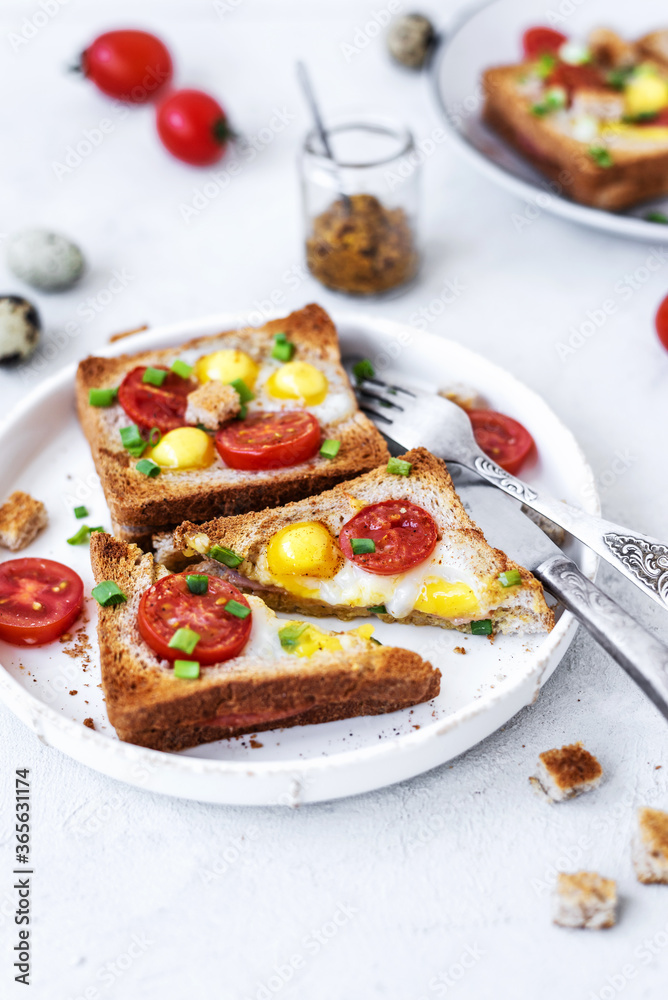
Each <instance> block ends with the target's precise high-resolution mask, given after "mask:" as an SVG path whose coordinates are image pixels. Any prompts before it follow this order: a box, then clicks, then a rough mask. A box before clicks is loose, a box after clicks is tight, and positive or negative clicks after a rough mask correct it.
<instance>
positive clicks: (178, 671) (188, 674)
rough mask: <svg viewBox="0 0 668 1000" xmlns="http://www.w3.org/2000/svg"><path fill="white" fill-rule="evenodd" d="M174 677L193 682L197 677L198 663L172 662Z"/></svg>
mask: <svg viewBox="0 0 668 1000" xmlns="http://www.w3.org/2000/svg"><path fill="white" fill-rule="evenodd" d="M174 676H175V677H181V678H182V679H183V680H186V681H194V680H195V679H196V678H197V677H199V663H197V662H196V660H174Z"/></svg>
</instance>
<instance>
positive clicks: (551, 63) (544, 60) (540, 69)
mask: <svg viewBox="0 0 668 1000" xmlns="http://www.w3.org/2000/svg"><path fill="white" fill-rule="evenodd" d="M556 62H557V60H556V58H555V56H551V55H549V54H548V53H547V52H544V53H543V55H542V56H540V58H539V59H538V62H537V63H536V66H535V69H536V74H537V76H539V77H540V78H541V80H544V79H545V78H546V77H548V76H549V75H550V73H551V72H552V70H553V69H554V67H555V65H556Z"/></svg>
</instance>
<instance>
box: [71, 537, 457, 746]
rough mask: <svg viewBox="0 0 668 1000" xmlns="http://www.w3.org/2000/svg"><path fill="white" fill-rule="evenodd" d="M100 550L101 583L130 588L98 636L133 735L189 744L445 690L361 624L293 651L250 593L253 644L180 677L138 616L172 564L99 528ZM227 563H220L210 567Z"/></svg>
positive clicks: (122, 726)
mask: <svg viewBox="0 0 668 1000" xmlns="http://www.w3.org/2000/svg"><path fill="white" fill-rule="evenodd" d="M90 551H91V562H92V565H93V572H94V575H95V580H96V582H97V583H99V582H100V581H102V580H113V581H114V582H115V583H116V584H118V586H119V587H120V589H121V590H122V591H123V593H124V594H125V595H126V597H127V601H126V602H125V603H123V604H118V605H115V606H113V607H106V608H104V607H103V608H100V609H99V618H98V637H99V643H100V658H101V664H102V687H103V689H104V695H105V699H106V705H107V711H108V713H109V719H110V721H111V724H112V725H113V726H114V728H115V729H116V732H117V733H118V736H119V737H120V739H122V740H126V741H127V742H129V743H137V744H139V745H140V746H147V747H153V748H154V749H156V750H181V749H183V748H185V747H189V746H195V745H197V744H199V743H208V742H211V741H212V740H220V739H227V738H228V737H231V736H239V735H241V734H242V733H246V732H257V731H259V730H265V729H275V728H277V727H280V728H283V727H287V726H302V725H307V724H309V723H315V722H330V721H332V720H334V719H346V718H352V717H353V716H356V715H380V714H383V713H386V712H395V711H398V710H399V709H403V708H407V707H409V706H411V705H415V704H418V703H419V702H422V701H429V700H430V699H431V698H434V697H436V695H437V694H438V692H439V688H440V677H441V674H440V671H439V670H437V669H435V668H433V667H432V666H431V664H430V663H428V662H427V661H425V660H423V659H421V657H420V656H418V654H417V653H413V652H410V651H409V650H405V649H394V648H391V647H389V646H379V645H375V644H373V643H372V642H371V641H369V639H367V638H364V637H361V636H358V635H354V634H353V633H352V632H349V633H337V634H336V635H337V637H338V638H339V639H340V643H341V645H342V647H343V648H342V649H339V650H324V651H322V650H321V651H316V652H314V653H313V654H312V655H310V656H296V655H292V654H290V653H287V652H286V653H284V652H283V651H282V649H281V646H280V643H278V642H276V641H270V638H269V637H270V636H272V635H273V636H274V639H275V637H276V635H277V629H278V627H279V622H278V620H277V619H276V616H275V615H274V613H273V612H272V611H270V610H269V609H268V608H266V607H265V606H264V604H263V603H262V601H261V600H260V599H259V598H257V597H250V598H249V603H250V604H251V607H252V612H253V631H252V632H251V636H250V639H249V642H248V644H247V649H248V652H245V653H242V655H240V656H237V657H235V658H234V659H231V660H228V661H226V662H224V663H220V664H215V665H213V666H208V667H202V671H201V674H200V676H199V677H198V678H197V679H195V680H183V679H180V678H177V677H175V676H174V671H173V669H172V668H171V666H170V664H169V663H168V662H167V661H166V660H161V659H160V658H159V656H158V655H157V654H156V653H154V652H153V650H152V649H151V648H150V647H149V646H148V645H147V643H146V642H145V641H144V639H143V638H142V637H141V635H140V633H139V629H138V625H137V610H138V606H139V600H140V598H141V595H142V594H143V593H144V592H145V591H146V590H148V588H149V587H150V586H151V585H152V584H153V583H155V582H156V581H157V580H158V579H160V578H161V577H163V576H164V575H166V574H167V573H168V571H167V570H166V569H165V568H164V567H163V566H159V565H158V564H156V563H155V562H154V559H153V556H152V555H150V554H146V553H143V552H142V551H141V550H140V549H139V548H138V546H136V545H133V544H130V543H128V542H125V541H122V540H121V539H118V538H114V537H113V536H112V535H107V534H102V533H97V534H96V535H95V536H94V537H93V538H91V546H90ZM221 569H222V567H220V565H219V564H213V565H212V566H210V567H208V566H203V567H202V570H201V571H205V572H212V573H217V572H219V571H220V570H221ZM285 624H287V623H286V622H281V623H280V625H285ZM329 635H330V636H331V635H332V633H329Z"/></svg>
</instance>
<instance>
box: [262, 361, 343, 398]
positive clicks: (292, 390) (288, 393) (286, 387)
mask: <svg viewBox="0 0 668 1000" xmlns="http://www.w3.org/2000/svg"><path fill="white" fill-rule="evenodd" d="M328 388H329V386H328V384H327V379H326V378H325V376H324V375H323V373H322V372H321V371H320V369H319V368H316V367H315V366H314V365H310V364H309V363H308V361H288V362H287V364H285V365H281V367H280V368H277V369H276V371H275V372H274V374H273V375H271V376H270V377H269V378H268V379H267V392H268V393H269V394H270V395H271V396H274V397H275V398H276V399H299V400H301V401H302V402H303V403H304V405H305V406H317V405H318V403H322V401H323V399H324V398H325V396H326V395H327V389H328Z"/></svg>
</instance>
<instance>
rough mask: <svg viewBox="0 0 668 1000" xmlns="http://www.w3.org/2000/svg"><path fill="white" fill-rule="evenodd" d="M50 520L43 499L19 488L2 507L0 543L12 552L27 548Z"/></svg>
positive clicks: (0, 508)
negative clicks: (38, 498)
mask: <svg viewBox="0 0 668 1000" xmlns="http://www.w3.org/2000/svg"><path fill="white" fill-rule="evenodd" d="M48 522H49V515H48V514H47V512H46V507H45V506H44V504H43V503H42V501H41V500H35V498H34V497H31V496H30V494H29V493H23V492H22V491H21V490H17V491H16V492H15V493H12V495H11V496H10V497H9V499H8V500H6V501H5V502H4V503H3V505H2V507H0V545H1V546H2V547H3V548H5V549H10V550H11V551H12V552H18V551H19V550H20V549H25V547H26V545H30V543H31V542H32V541H33V540H34V539H35V538H36V537H37V535H38V534H39V533H40V531H42V529H43V528H46V526H47V524H48Z"/></svg>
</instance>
